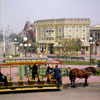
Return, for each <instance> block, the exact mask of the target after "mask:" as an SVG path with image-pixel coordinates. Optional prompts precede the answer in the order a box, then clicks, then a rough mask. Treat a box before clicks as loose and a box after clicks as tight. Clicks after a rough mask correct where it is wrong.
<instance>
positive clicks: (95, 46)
mask: <svg viewBox="0 0 100 100" xmlns="http://www.w3.org/2000/svg"><path fill="white" fill-rule="evenodd" d="M96 54H97V40H96V38H95V55H96Z"/></svg>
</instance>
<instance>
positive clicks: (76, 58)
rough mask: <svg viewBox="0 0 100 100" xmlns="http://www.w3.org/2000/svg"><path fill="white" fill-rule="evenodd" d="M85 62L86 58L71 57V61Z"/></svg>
mask: <svg viewBox="0 0 100 100" xmlns="http://www.w3.org/2000/svg"><path fill="white" fill-rule="evenodd" d="M73 59H74V60H85V59H84V57H71V60H73Z"/></svg>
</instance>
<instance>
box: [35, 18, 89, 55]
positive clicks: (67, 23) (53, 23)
mask: <svg viewBox="0 0 100 100" xmlns="http://www.w3.org/2000/svg"><path fill="white" fill-rule="evenodd" d="M34 26H35V28H36V42H38V43H39V49H40V51H45V52H46V53H50V54H53V53H54V51H53V48H54V45H55V44H56V37H57V36H64V38H71V39H72V38H79V39H80V40H82V42H83V45H82V48H81V50H84V51H86V53H87V54H88V53H89V42H88V41H89V28H90V19H89V18H76V19H74V18H68V19H48V20H38V21H35V22H34Z"/></svg>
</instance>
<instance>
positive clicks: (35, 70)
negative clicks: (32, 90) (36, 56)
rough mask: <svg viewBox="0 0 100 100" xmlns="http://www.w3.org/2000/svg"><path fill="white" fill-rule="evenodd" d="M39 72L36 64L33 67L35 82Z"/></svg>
mask: <svg viewBox="0 0 100 100" xmlns="http://www.w3.org/2000/svg"><path fill="white" fill-rule="evenodd" d="M37 71H38V67H37V65H36V64H34V65H33V67H32V79H34V80H35V75H38V72H37Z"/></svg>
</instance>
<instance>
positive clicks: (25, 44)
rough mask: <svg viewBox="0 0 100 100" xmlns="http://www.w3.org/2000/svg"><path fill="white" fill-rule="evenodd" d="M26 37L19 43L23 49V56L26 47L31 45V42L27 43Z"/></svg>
mask: <svg viewBox="0 0 100 100" xmlns="http://www.w3.org/2000/svg"><path fill="white" fill-rule="evenodd" d="M27 40H28V39H27V37H24V38H23V42H22V43H20V47H23V48H24V49H25V57H26V53H27V47H31V43H27Z"/></svg>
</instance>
